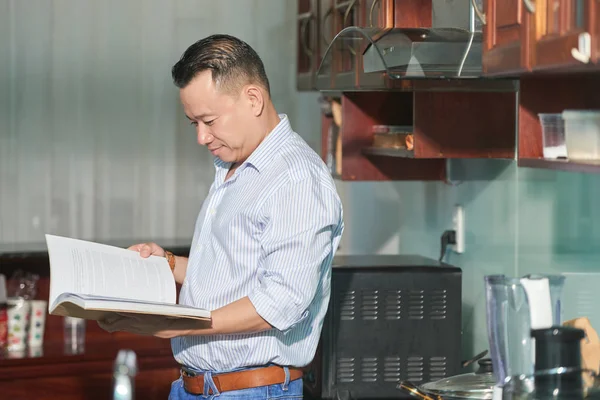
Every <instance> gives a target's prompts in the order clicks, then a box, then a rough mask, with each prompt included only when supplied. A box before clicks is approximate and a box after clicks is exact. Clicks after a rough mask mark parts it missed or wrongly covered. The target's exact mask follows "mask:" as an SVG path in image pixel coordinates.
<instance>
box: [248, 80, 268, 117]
mask: <svg viewBox="0 0 600 400" xmlns="http://www.w3.org/2000/svg"><path fill="white" fill-rule="evenodd" d="M245 92H246V97H247V98H248V101H249V102H250V106H251V107H252V114H253V115H254V116H255V117H258V116H260V115H261V114H262V113H263V111H264V109H265V97H264V93H263V91H262V90H261V88H260V87H258V86H255V85H248V86H246V90H245Z"/></svg>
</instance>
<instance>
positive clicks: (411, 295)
mask: <svg viewBox="0 0 600 400" xmlns="http://www.w3.org/2000/svg"><path fill="white" fill-rule="evenodd" d="M424 292H425V291H424V290H410V291H409V292H408V318H410V319H423V314H424V312H423V308H424V306H423V305H424V303H425V300H424V298H425V296H424V295H423V293H424Z"/></svg>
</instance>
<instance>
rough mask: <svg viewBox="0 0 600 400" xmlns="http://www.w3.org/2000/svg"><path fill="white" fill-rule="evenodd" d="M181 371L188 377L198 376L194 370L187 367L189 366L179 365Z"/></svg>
mask: <svg viewBox="0 0 600 400" xmlns="http://www.w3.org/2000/svg"><path fill="white" fill-rule="evenodd" d="M181 371H182V372H183V373H184V374H185V375H186V376H189V377H191V378H194V377H196V376H198V374H197V373H196V372H194V371H192V370H191V369H189V368H186V367H184V366H182V367H181Z"/></svg>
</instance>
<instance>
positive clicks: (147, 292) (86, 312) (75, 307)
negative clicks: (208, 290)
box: [46, 235, 210, 320]
mask: <svg viewBox="0 0 600 400" xmlns="http://www.w3.org/2000/svg"><path fill="white" fill-rule="evenodd" d="M46 243H47V245H48V255H49V257H50V298H49V301H48V311H49V312H50V314H53V315H62V316H70V317H77V318H84V319H92V320H99V319H102V318H104V317H106V316H108V314H112V313H115V312H118V313H139V314H153V315H163V316H165V317H169V318H187V319H196V320H210V311H207V310H202V309H198V308H193V307H188V306H183V305H180V304H177V303H176V299H177V294H176V287H175V279H174V277H173V273H172V272H171V268H169V263H168V262H167V260H166V258H163V257H157V256H150V257H148V258H142V257H141V256H140V255H139V254H138V253H137V252H135V251H131V250H127V249H122V248H119V247H113V246H108V245H104V244H99V243H93V242H86V241H84V240H77V239H70V238H65V237H60V236H54V235H46Z"/></svg>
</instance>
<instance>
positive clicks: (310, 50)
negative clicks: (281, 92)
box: [296, 0, 320, 91]
mask: <svg viewBox="0 0 600 400" xmlns="http://www.w3.org/2000/svg"><path fill="white" fill-rule="evenodd" d="M319 11H320V10H319V4H318V1H317V0H298V16H297V38H298V43H297V46H296V47H297V61H296V66H297V70H296V87H297V89H298V90H300V91H305V90H315V89H316V81H315V77H316V72H317V69H318V68H319V62H320V57H319V47H318V45H319V41H318V38H319V17H320V14H319Z"/></svg>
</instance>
